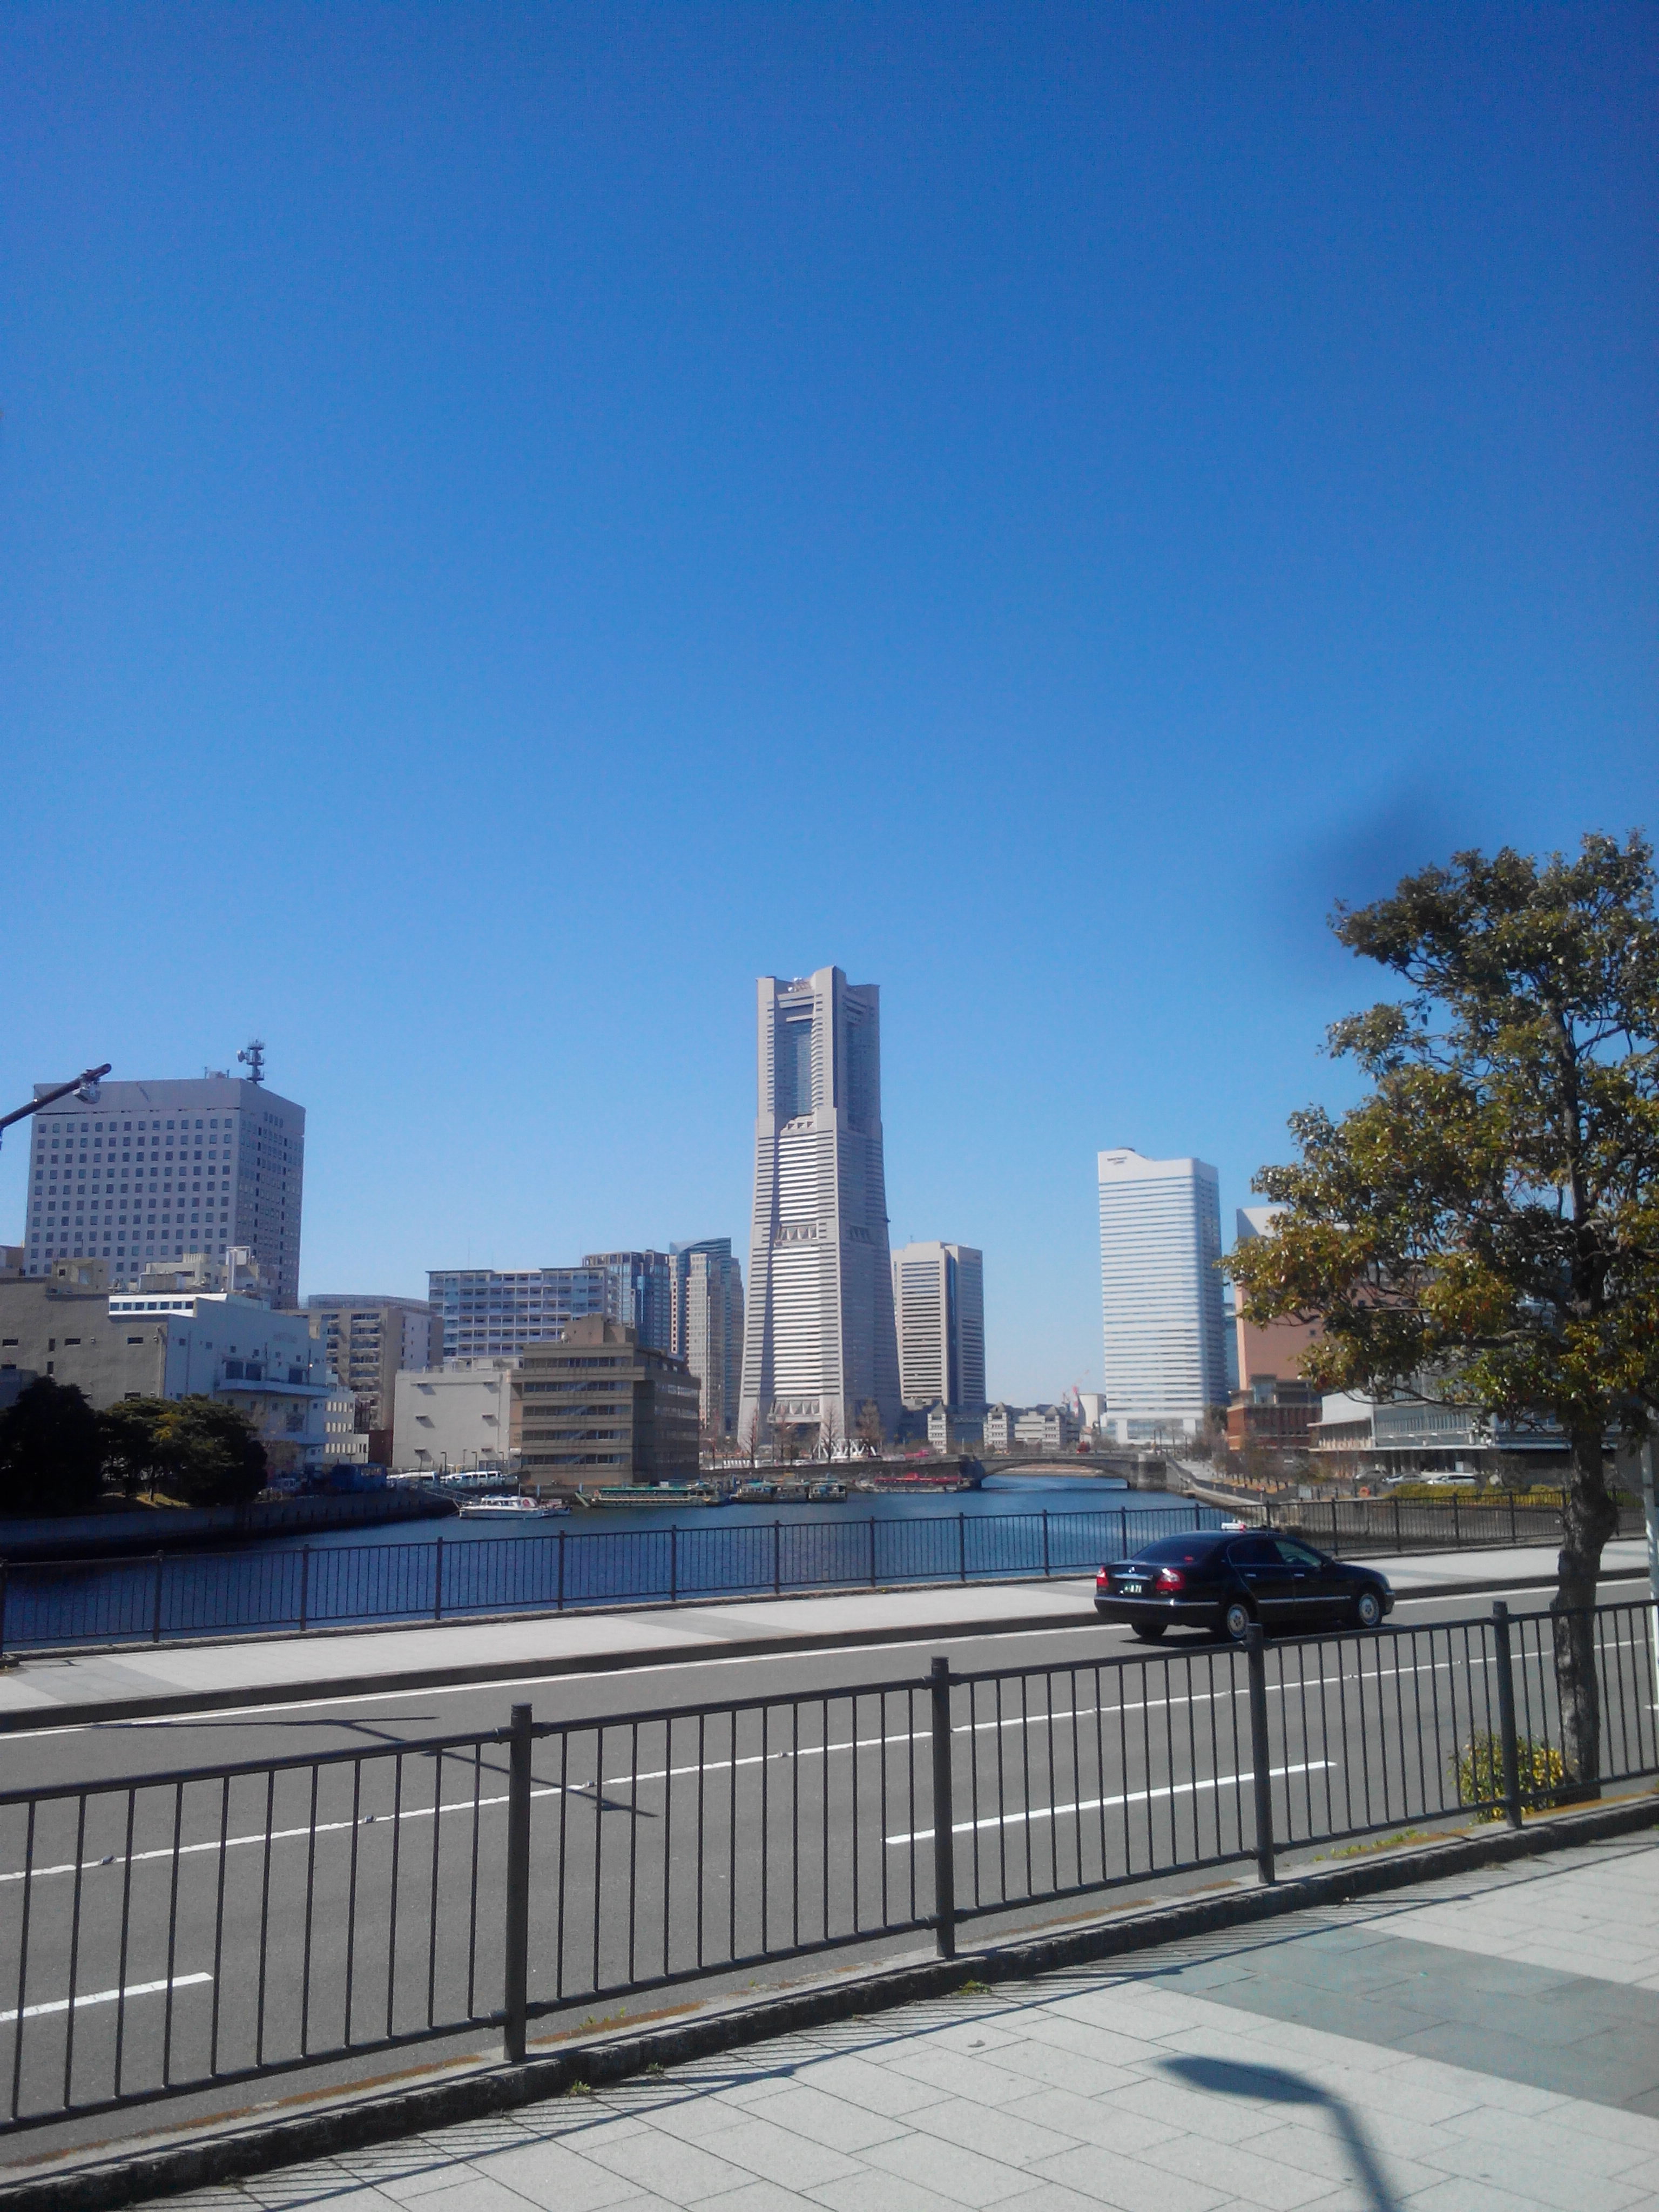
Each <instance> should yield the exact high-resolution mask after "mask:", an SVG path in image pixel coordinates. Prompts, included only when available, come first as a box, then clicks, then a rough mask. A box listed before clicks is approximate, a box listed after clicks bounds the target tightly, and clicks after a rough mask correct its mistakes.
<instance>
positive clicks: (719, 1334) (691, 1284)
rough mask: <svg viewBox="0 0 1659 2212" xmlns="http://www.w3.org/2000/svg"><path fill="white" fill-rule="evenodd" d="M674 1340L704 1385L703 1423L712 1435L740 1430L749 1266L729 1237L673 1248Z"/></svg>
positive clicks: (679, 1354)
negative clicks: (746, 1267)
mask: <svg viewBox="0 0 1659 2212" xmlns="http://www.w3.org/2000/svg"><path fill="white" fill-rule="evenodd" d="M668 1265H669V1269H670V1281H671V1285H672V1291H673V1311H674V1327H673V1342H672V1345H671V1347H670V1348H671V1350H672V1351H673V1352H674V1353H675V1354H676V1355H677V1357H678V1358H681V1359H684V1361H685V1362H686V1364H687V1365H688V1366H689V1367H690V1370H691V1372H692V1373H693V1374H694V1375H695V1376H696V1378H697V1381H698V1382H699V1383H701V1385H702V1424H703V1426H704V1428H705V1429H706V1430H707V1431H708V1433H709V1435H710V1436H715V1437H729V1436H734V1435H735V1434H736V1433H737V1426H738V1398H739V1396H740V1395H741V1392H742V1389H743V1269H742V1268H741V1267H740V1266H739V1265H738V1262H737V1261H736V1260H734V1259H733V1258H732V1239H731V1238H730V1237H702V1238H701V1239H700V1240H699V1241H698V1242H697V1243H693V1244H671V1245H670V1246H669V1248H668Z"/></svg>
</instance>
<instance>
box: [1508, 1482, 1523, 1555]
mask: <svg viewBox="0 0 1659 2212" xmlns="http://www.w3.org/2000/svg"><path fill="white" fill-rule="evenodd" d="M1520 1541H1521V1539H1520V1538H1519V1537H1518V1536H1517V1535H1516V1533H1515V1492H1513V1491H1510V1548H1511V1549H1513V1547H1515V1546H1516V1544H1518V1543H1519V1542H1520Z"/></svg>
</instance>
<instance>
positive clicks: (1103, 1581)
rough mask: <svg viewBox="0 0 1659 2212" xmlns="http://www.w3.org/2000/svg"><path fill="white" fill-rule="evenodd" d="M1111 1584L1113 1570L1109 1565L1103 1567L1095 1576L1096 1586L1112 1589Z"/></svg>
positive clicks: (1097, 1587)
mask: <svg viewBox="0 0 1659 2212" xmlns="http://www.w3.org/2000/svg"><path fill="white" fill-rule="evenodd" d="M1111 1586H1112V1571H1111V1569H1110V1568H1109V1567H1103V1568H1102V1569H1101V1571H1100V1572H1099V1573H1098V1574H1097V1576H1096V1577H1095V1588H1096V1589H1110V1588H1111Z"/></svg>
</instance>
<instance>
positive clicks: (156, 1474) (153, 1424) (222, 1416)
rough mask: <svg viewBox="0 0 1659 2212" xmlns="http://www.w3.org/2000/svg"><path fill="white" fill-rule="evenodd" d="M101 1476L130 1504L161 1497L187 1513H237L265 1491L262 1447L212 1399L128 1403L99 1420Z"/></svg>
mask: <svg viewBox="0 0 1659 2212" xmlns="http://www.w3.org/2000/svg"><path fill="white" fill-rule="evenodd" d="M98 1419H99V1425H100V1438H101V1443H102V1449H103V1454H104V1464H105V1467H106V1471H107V1472H108V1473H109V1474H112V1475H113V1476H114V1477H115V1478H116V1479H117V1480H119V1481H120V1483H121V1485H122V1486H123V1488H124V1489H125V1491H126V1492H127V1495H128V1496H129V1497H130V1498H131V1497H133V1496H134V1495H136V1494H137V1492H138V1491H139V1490H140V1489H141V1488H143V1489H148V1490H150V1491H154V1490H156V1489H158V1488H159V1489H161V1490H164V1491H165V1492H166V1493H167V1496H168V1497H169V1498H177V1499H179V1502H180V1503H181V1504H186V1505H242V1504H246V1503H247V1502H248V1500H249V1499H251V1498H257V1497H258V1494H259V1492H261V1491H262V1490H263V1489H264V1485H265V1451H264V1445H263V1444H262V1443H260V1442H259V1440H258V1437H256V1436H255V1435H254V1433H253V1431H252V1428H251V1427H250V1426H249V1425H248V1422H247V1420H246V1418H245V1417H244V1415H243V1414H241V1413H239V1412H238V1410H237V1409H236V1407H234V1406H228V1405H226V1404H224V1403H223V1402H222V1401H221V1400H220V1399H217V1398H207V1397H192V1398H125V1399H122V1400H121V1401H119V1403H118V1404H116V1405H113V1406H111V1407H106V1410H105V1411H104V1412H103V1413H101V1414H100V1415H99V1417H98Z"/></svg>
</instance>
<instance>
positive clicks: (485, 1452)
mask: <svg viewBox="0 0 1659 2212" xmlns="http://www.w3.org/2000/svg"><path fill="white" fill-rule="evenodd" d="M517 1364H518V1363H517V1361H516V1360H513V1359H507V1358H495V1359H458V1360H455V1361H453V1362H452V1363H451V1364H448V1365H447V1366H444V1367H429V1368H426V1369H424V1370H422V1369H420V1368H410V1367H404V1368H400V1369H399V1370H398V1372H397V1374H396V1375H394V1376H393V1377H392V1465H393V1467H394V1468H396V1469H397V1470H398V1473H400V1474H478V1473H480V1472H483V1473H492V1472H493V1473H500V1474H505V1473H506V1472H507V1470H508V1469H509V1468H511V1467H512V1466H513V1463H514V1462H515V1461H516V1459H517V1456H518V1443H519V1435H518V1425H517V1423H518V1408H517V1402H516V1401H515V1399H514V1397H513V1376H514V1374H515V1372H516V1370H517Z"/></svg>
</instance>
